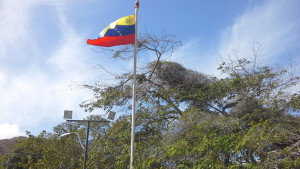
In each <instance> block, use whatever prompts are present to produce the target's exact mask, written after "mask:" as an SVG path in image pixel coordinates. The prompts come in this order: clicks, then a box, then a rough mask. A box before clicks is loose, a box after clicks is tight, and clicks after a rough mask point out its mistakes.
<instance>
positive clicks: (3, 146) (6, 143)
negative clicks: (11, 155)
mask: <svg viewBox="0 0 300 169" xmlns="http://www.w3.org/2000/svg"><path fill="white" fill-rule="evenodd" d="M25 138H26V137H23V136H19V137H14V138H11V139H3V140H0V153H7V152H11V151H12V150H13V148H14V147H15V146H16V144H17V143H18V141H20V140H21V139H25Z"/></svg>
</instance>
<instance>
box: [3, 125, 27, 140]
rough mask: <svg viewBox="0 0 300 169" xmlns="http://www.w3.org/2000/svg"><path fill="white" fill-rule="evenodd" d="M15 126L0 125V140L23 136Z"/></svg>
mask: <svg viewBox="0 0 300 169" xmlns="http://www.w3.org/2000/svg"><path fill="white" fill-rule="evenodd" d="M24 135H25V133H23V132H21V131H20V128H19V126H18V125H17V124H9V123H2V124H1V123H0V139H9V138H13V137H17V136H24Z"/></svg>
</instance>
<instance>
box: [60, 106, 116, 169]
mask: <svg viewBox="0 0 300 169" xmlns="http://www.w3.org/2000/svg"><path fill="white" fill-rule="evenodd" d="M72 113H73V112H72V111H70V110H65V111H64V119H69V120H67V122H77V123H87V128H86V138H85V147H84V146H83V145H82V143H81V139H80V136H79V134H78V133H76V132H71V133H65V134H62V135H61V136H60V137H62V136H67V135H70V134H72V133H74V134H76V135H77V136H78V139H79V141H80V145H81V147H82V148H83V150H84V159H83V160H84V161H83V169H86V161H87V159H88V142H89V133H90V123H110V121H108V120H105V119H102V120H70V119H72ZM115 115H116V113H115V112H109V115H108V116H109V119H111V120H114V118H115Z"/></svg>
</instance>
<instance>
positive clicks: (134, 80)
mask: <svg viewBox="0 0 300 169" xmlns="http://www.w3.org/2000/svg"><path fill="white" fill-rule="evenodd" d="M134 8H135V43H134V56H133V84H132V115H131V120H132V121H131V152H130V169H134V138H135V112H136V110H135V108H136V105H135V104H136V93H135V88H136V60H137V56H136V55H137V35H138V33H137V32H138V29H137V28H138V27H137V26H138V9H139V1H138V0H137V1H136V2H135V6H134Z"/></svg>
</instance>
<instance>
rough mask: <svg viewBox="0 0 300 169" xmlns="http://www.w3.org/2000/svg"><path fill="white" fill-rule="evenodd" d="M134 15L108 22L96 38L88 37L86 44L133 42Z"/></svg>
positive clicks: (106, 44) (99, 44)
mask: <svg viewBox="0 0 300 169" xmlns="http://www.w3.org/2000/svg"><path fill="white" fill-rule="evenodd" d="M134 41H135V15H130V16H125V17H123V18H120V19H118V20H116V21H115V22H113V23H111V24H109V25H108V26H107V27H106V28H105V29H104V30H102V32H101V33H100V34H99V38H97V39H88V40H87V44H90V45H95V46H103V47H111V46H118V45H126V44H134Z"/></svg>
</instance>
